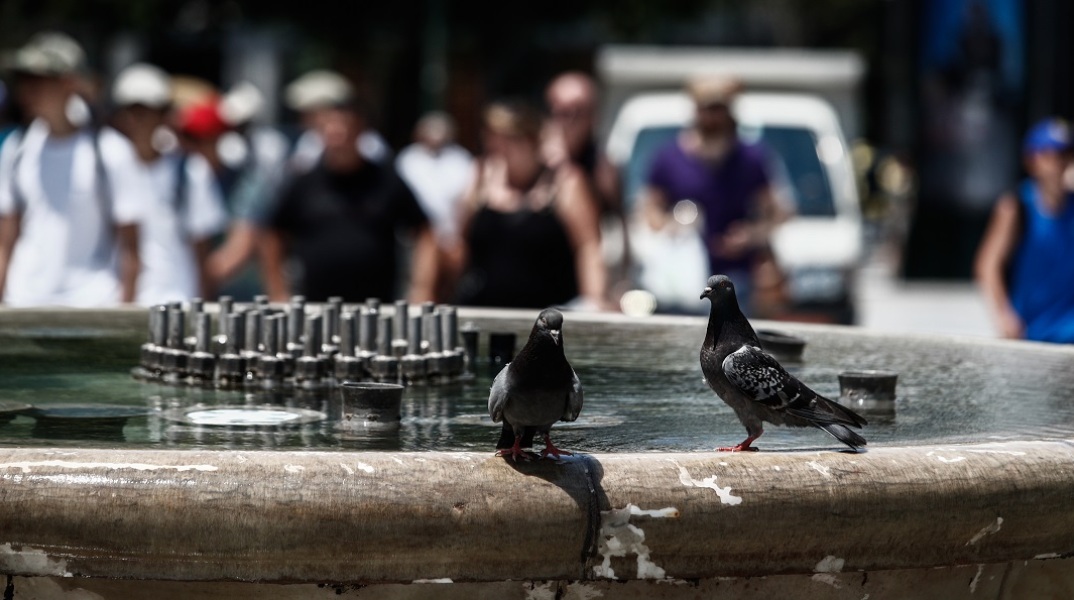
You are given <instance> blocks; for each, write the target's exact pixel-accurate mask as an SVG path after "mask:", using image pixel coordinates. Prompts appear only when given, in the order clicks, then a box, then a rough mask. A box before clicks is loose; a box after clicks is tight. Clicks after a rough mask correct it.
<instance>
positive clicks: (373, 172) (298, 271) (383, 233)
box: [261, 100, 436, 302]
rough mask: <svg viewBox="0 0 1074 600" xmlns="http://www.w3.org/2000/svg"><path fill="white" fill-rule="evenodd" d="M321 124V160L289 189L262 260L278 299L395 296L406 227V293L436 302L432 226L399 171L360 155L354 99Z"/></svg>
mask: <svg viewBox="0 0 1074 600" xmlns="http://www.w3.org/2000/svg"><path fill="white" fill-rule="evenodd" d="M315 126H316V128H317V135H318V136H319V137H320V139H321V141H322V142H323V144H324V150H323V152H322V153H321V156H320V160H319V161H318V163H317V164H316V165H315V166H314V167H313V168H312V169H310V170H309V171H307V172H305V173H303V174H301V175H298V176H297V177H296V178H295V179H294V180H292V181H291V182H290V184H288V185H286V186H285V188H284V191H283V195H282V196H281V197H280V198H279V201H278V202H277V203H276V205H275V207H274V209H273V211H272V212H271V214H270V215H269V218H268V220H267V228H266V230H265V233H264V237H263V240H262V244H261V259H262V260H261V263H262V269H263V271H264V282H265V288H266V291H267V292H268V294H269V296H270V298H272V299H273V300H277V301H283V300H286V299H287V298H288V297H289V296H290V295H291V293H292V292H296V293H301V294H303V295H304V296H305V297H306V299H308V300H311V301H324V300H326V299H327V298H329V297H330V296H342V297H343V299H344V300H346V301H349V302H356V301H362V300H365V299H366V298H370V297H376V298H381V299H383V300H388V299H394V298H396V297H397V293H396V282H397V272H398V269H399V266H400V265H399V260H398V258H397V256H396V236H397V235H398V233H397V232H398V231H399V230H406V232H407V233H409V234H410V235H412V236H413V239H414V242H413V248H414V251H413V253H412V256H411V264H410V285H409V293H407V294H406V296H407V298H408V300H410V301H411V302H424V301H426V300H432V298H433V281H434V277H435V269H436V241H435V239H434V237H433V233H432V229H431V228H430V226H429V222H428V219H427V218H426V216H425V213H424V212H422V210H421V206H420V205H419V204H418V201H417V200H416V199H415V198H414V194H413V193H412V192H411V191H410V189H409V188H408V187H407V186H406V184H405V183H404V182H403V181H402V179H400V178H399V176H398V175H397V174H396V172H395V169H394V168H393V167H392V166H391V165H390V164H380V163H375V162H372V161H370V160H369V159H367V158H366V157H365V156H364V155H363V154H362V153H361V152H360V151H359V149H358V144H357V141H358V137H359V136H360V135H361V132H362V130H363V128H364V116H363V112H362V110H361V108H360V107H359V106H358V105H357V103H356V102H354V101H353V100H351V101H346V102H342V103H339V104H336V105H333V106H330V107H325V108H323V109H322V110H321V111H320V114H319V115H318V119H317V120H316V123H315ZM288 258H290V259H292V260H290V261H289V263H290V264H288V265H287V267H290V268H285V261H287V259H288Z"/></svg>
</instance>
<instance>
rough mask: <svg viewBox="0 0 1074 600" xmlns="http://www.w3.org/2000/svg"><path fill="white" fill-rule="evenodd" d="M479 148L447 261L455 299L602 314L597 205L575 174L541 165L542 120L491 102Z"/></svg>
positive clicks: (516, 106)
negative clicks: (454, 272)
mask: <svg viewBox="0 0 1074 600" xmlns="http://www.w3.org/2000/svg"><path fill="white" fill-rule="evenodd" d="M483 142H484V147H485V155H484V156H483V157H482V158H481V159H480V160H479V161H478V162H477V164H476V174H475V176H474V181H473V184H472V185H471V188H470V190H469V192H468V193H467V195H466V197H465V199H464V201H463V213H462V222H461V225H460V228H459V231H460V235H461V236H462V239H463V242H464V243H463V244H461V245H460V246H459V249H460V251H459V252H458V253H457V254H456V255H455V256H454V264H455V265H456V268H457V269H459V270H461V276H460V278H459V283H458V286H457V301H458V303H459V304H463V305H474V306H502V307H518V308H522V307H526V308H544V307H547V306H551V305H568V306H569V307H572V308H580V309H591V310H603V309H604V308H606V306H607V304H606V302H605V300H604V293H605V286H606V274H605V269H604V263H603V260H602V256H601V251H600V229H599V225H598V216H597V208H596V202H595V201H594V200H593V197H592V195H591V193H590V188H589V185H588V184H587V182H586V179H585V175H584V174H583V173H582V172H581V170H580V169H578V168H577V167H575V166H574V165H573V164H570V163H564V164H562V165H561V166H559V167H558V168H551V167H549V166H548V165H546V164H545V162H544V158H543V156H542V155H541V151H540V149H541V118H540V114H539V113H538V112H537V111H536V110H535V109H533V108H531V107H529V106H527V105H525V104H521V103H506V102H500V103H494V104H492V105H490V106H489V107H488V108H487V109H486V110H485V115H484V132H483Z"/></svg>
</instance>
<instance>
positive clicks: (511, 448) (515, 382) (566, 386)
mask: <svg viewBox="0 0 1074 600" xmlns="http://www.w3.org/2000/svg"><path fill="white" fill-rule="evenodd" d="M562 328H563V315H562V314H560V312H559V311H558V310H556V309H554V308H546V309H545V310H543V311H541V314H540V315H538V316H537V321H536V322H535V323H534V324H533V330H532V331H531V332H530V338H529V339H528V340H527V341H526V345H525V346H523V347H522V350H520V351H519V352H518V355H517V356H515V359H514V360H513V361H511V362H509V363H507V365H505V366H504V368H503V370H501V371H500V373H499V375H497V376H496V379H495V380H494V381H493V382H492V389H491V390H490V392H489V415H491V416H492V420H493V422H496V423H499V422H500V421H501V420H503V430H502V432H501V435H500V440H499V442H498V443H497V444H496V449H497V452H496V455H497V456H510V457H511V459H512V460H518V459H519V458H523V459H525V458H528V456H529V455H528V454H527V453H524V452H523V451H522V448H523V447H526V446H529V445H531V444H532V443H533V435H534V434H535V433H540V434H542V435H543V436H544V442H545V448H544V450H542V451H541V456H548V455H549V454H551V455H552V456H555V457H556V458H559V456H560V455H561V454H566V455H570V452H566V451H564V450H560V449H559V448H556V447H555V446H553V445H552V440H551V438H550V436H549V430H550V429H551V428H552V424H553V423H555V422H556V421H559V420H561V419H562V420H564V421H573V420H575V419H577V418H578V413H579V412H581V410H582V384H581V383H580V382H579V381H578V375H576V374H575V373H574V369H573V368H571V364H570V363H569V362H567V357H566V356H564V355H563V338H562V336H561V330H562Z"/></svg>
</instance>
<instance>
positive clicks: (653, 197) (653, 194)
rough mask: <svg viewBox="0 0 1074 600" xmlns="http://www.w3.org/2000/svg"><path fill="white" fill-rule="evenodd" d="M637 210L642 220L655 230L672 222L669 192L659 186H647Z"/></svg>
mask: <svg viewBox="0 0 1074 600" xmlns="http://www.w3.org/2000/svg"><path fill="white" fill-rule="evenodd" d="M636 210H637V211H638V215H639V216H640V217H641V219H642V221H643V222H644V223H645V224H646V225H648V226H649V229H652V230H653V231H660V230H661V229H663V228H664V227H667V226H668V225H669V224H670V222H671V215H670V214H669V213H668V199H667V194H665V193H664V191H663V190H661V189H659V188H655V187H653V186H645V187H644V188H643V189H642V190H641V194H640V196H639V197H638V207H637V209H636Z"/></svg>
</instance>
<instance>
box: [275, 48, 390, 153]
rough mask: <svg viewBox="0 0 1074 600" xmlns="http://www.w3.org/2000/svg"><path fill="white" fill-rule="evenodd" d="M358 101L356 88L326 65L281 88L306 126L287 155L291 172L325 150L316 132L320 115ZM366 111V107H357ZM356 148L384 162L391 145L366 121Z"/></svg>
mask: <svg viewBox="0 0 1074 600" xmlns="http://www.w3.org/2000/svg"><path fill="white" fill-rule="evenodd" d="M358 102H359V97H358V93H357V91H356V90H355V89H354V85H352V84H351V82H350V81H348V80H347V79H346V78H345V77H343V75H341V74H339V73H337V72H335V71H332V70H329V69H314V70H312V71H308V72H306V73H304V74H303V75H302V76H300V77H298V78H297V79H295V80H294V81H292V82H291V83H289V84H288V85H287V87H286V88H285V89H284V104H285V105H286V106H287V108H289V109H291V110H293V111H295V112H296V113H298V115H299V119H300V120H301V124H302V127H303V128H304V129H305V131H303V133H302V134H301V135H299V137H298V139H297V140H296V141H295V145H294V149H293V150H292V152H291V157H290V159H289V163H290V168H291V170H292V171H293V172H294V173H302V172H304V171H308V170H309V169H310V168H312V167H313V165H315V164H316V163H317V161H318V160H319V159H320V157H321V153H322V152H323V151H324V143H323V141H322V140H321V139H320V137H318V135H317V123H318V121H319V120H320V118H321V116H323V115H324V114H326V113H327V112H328V111H330V110H331V109H333V108H336V107H340V106H347V105H355V104H356V103H358ZM359 108H360V109H362V112H363V113H365V114H366V118H367V120H368V111H367V110H365V108H366V107H364V106H361V107H359ZM357 144H358V151H359V152H361V153H362V156H364V157H365V158H366V160H369V161H372V162H375V163H379V164H386V163H388V162H389V161H391V160H392V158H393V157H392V151H391V147H390V146H388V143H387V142H386V141H385V140H384V138H383V137H382V136H381V135H380V133H378V132H377V131H376V130H375V129H373V128H372V127H370V126H369V123H366V125H365V128H364V129H363V130H362V132H361V133H360V134H359V135H358V141H357Z"/></svg>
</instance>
